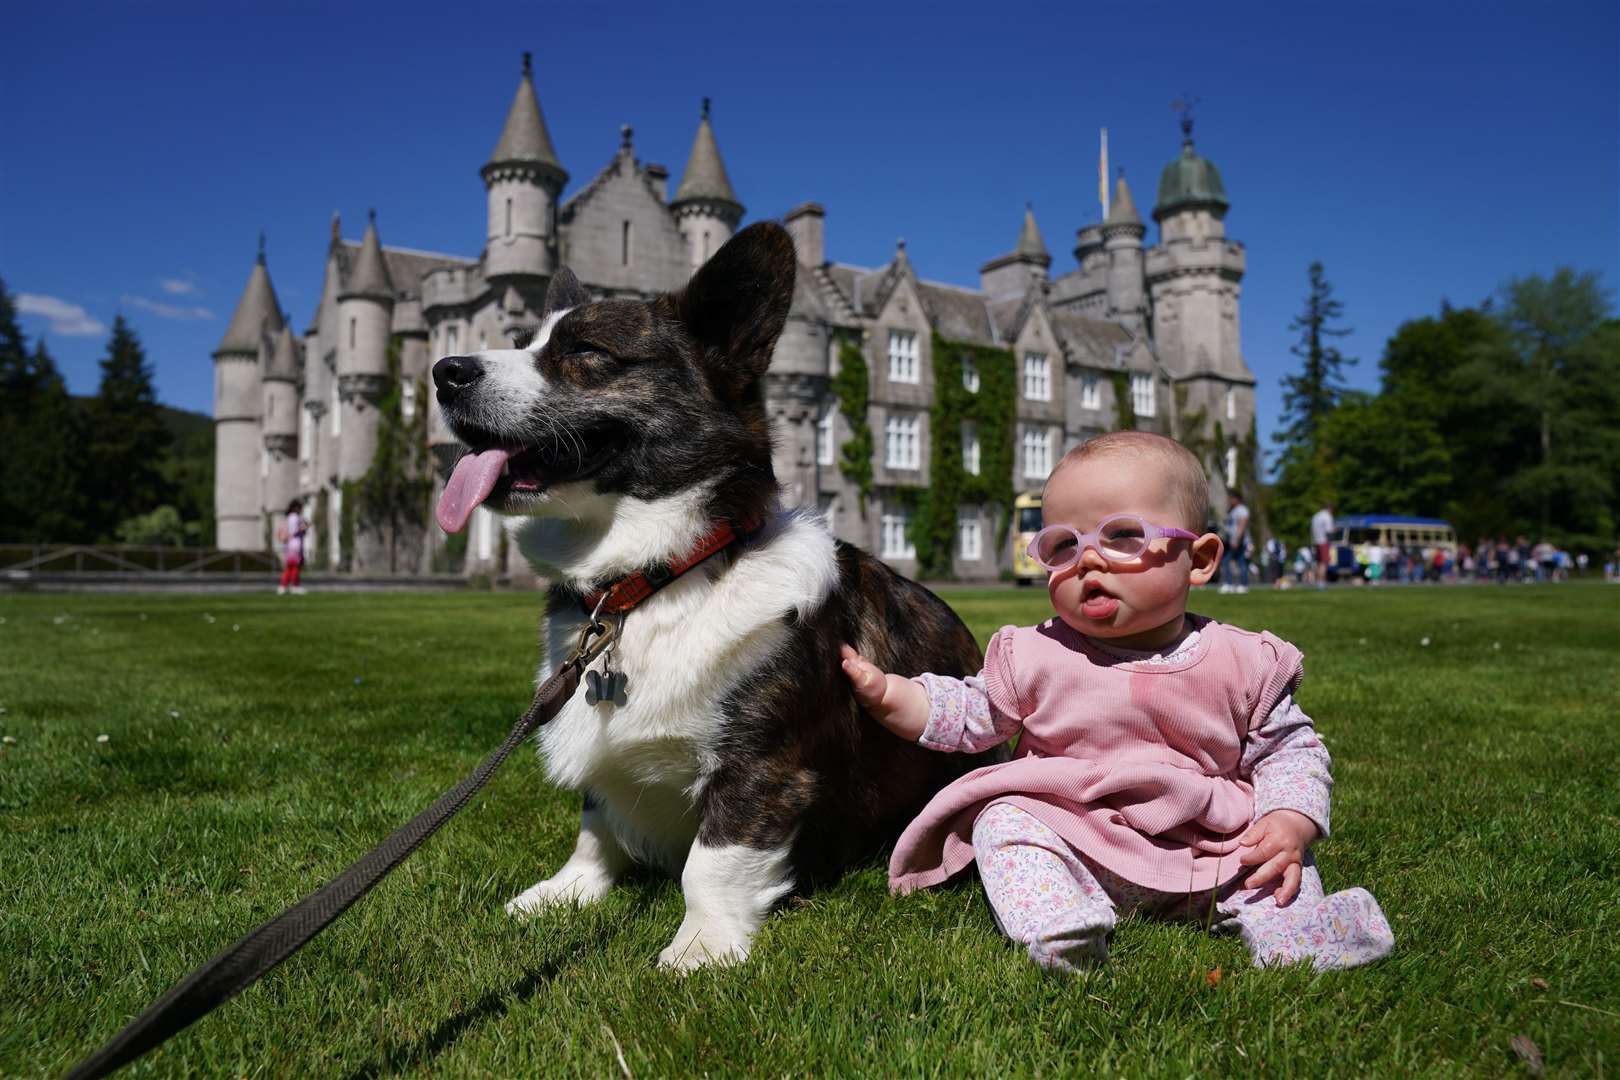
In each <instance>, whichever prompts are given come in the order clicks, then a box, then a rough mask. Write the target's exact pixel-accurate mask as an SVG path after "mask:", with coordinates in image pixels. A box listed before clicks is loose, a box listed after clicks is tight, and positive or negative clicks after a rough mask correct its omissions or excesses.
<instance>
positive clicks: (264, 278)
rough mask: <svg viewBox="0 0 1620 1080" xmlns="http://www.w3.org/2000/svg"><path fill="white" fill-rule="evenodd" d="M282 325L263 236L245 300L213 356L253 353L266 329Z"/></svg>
mask: <svg viewBox="0 0 1620 1080" xmlns="http://www.w3.org/2000/svg"><path fill="white" fill-rule="evenodd" d="M281 328H282V319H281V301H279V300H277V299H276V290H275V287H274V286H272V285H271V284H270V271H269V270H268V269H267V268H266V267H265V264H264V237H263V236H260V237H259V258H258V260H257V261H256V262H255V263H254V264H253V272H252V273H250V274H249V275H248V281H247V287H246V288H245V289H243V290H242V299H241V300H238V301H237V303H236V314H234V315H232V316H231V324H230V326H228V327H226V328H225V336H224V337H223V338H221V339H220V342H219V347H218V348H217V349H215V350H214V355H215V356H218V355H219V354H220V353H253V354H255V355H256V354H257V353H258V351H259V342H260V341H261V340H262V338H263V336H264V333H265V331H267V330H268V331H272V332H273V331H276V330H280V329H281Z"/></svg>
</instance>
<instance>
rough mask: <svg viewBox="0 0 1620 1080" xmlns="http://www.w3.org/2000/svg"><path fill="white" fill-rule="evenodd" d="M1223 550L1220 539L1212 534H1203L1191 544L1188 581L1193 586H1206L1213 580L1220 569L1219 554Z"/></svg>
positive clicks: (1224, 547) (1223, 546)
mask: <svg viewBox="0 0 1620 1080" xmlns="http://www.w3.org/2000/svg"><path fill="white" fill-rule="evenodd" d="M1225 550H1226V546H1225V545H1224V544H1222V543H1221V538H1220V537H1218V536H1216V535H1215V534H1214V533H1205V534H1204V535H1203V536H1200V537H1199V538H1198V539H1196V540H1194V541H1193V542H1192V574H1191V576H1190V580H1191V581H1192V583H1193V584H1194V585H1208V584H1209V583H1210V582H1211V581H1214V580H1215V573H1216V571H1218V570H1220V568H1221V554H1222V552H1224V551H1225Z"/></svg>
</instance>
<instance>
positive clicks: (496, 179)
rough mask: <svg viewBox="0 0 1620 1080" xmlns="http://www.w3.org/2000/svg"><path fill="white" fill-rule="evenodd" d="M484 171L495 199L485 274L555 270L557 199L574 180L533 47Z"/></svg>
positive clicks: (491, 200)
mask: <svg viewBox="0 0 1620 1080" xmlns="http://www.w3.org/2000/svg"><path fill="white" fill-rule="evenodd" d="M479 175H480V176H482V177H483V179H484V187H485V189H486V191H487V193H488V200H489V217H488V227H487V228H486V229H485V239H484V274H485V276H486V277H487V278H489V279H491V280H494V279H497V278H512V277H518V278H528V277H545V276H549V275H550V274H553V273H555V272H556V269H557V199H558V197H559V196H560V195H561V194H562V189H563V186H564V185H565V184H567V183H568V172H567V170H566V169H564V168H563V167H562V163H561V162H559V161H558V160H557V151H556V150H555V149H553V147H552V145H551V132H549V131H548V130H547V129H546V118H545V115H544V114H543V113H541V111H540V99H539V98H538V97H537V96H535V92H534V70H533V63H532V59H531V57H530V54H528V53H524V54H523V78H522V80H521V81H520V82H519V83H518V88H517V94H516V95H514V96H513V98H512V107H511V108H510V109H508V110H507V112H506V124H505V126H504V127H502V128H501V137H500V139H499V140H498V141H497V142H496V143H495V151H494V153H492V154H490V155H489V161H488V163H486V164H485V165H484V167H483V168H482V169H481V170H479Z"/></svg>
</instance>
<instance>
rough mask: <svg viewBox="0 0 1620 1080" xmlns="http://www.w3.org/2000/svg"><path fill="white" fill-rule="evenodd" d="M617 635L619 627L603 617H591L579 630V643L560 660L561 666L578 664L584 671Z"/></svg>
mask: <svg viewBox="0 0 1620 1080" xmlns="http://www.w3.org/2000/svg"><path fill="white" fill-rule="evenodd" d="M618 636H619V628H618V627H617V626H615V625H614V624H613V623H611V622H609V621H606V620H603V619H596V618H593V619H591V621H590V622H588V623H586V624H585V627H584V629H582V630H580V632H579V644H578V645H575V646H574V651H573V652H572V653H570V654H569V655H568V659H566V660H564V661H563V662H562V666H563V667H568V666H569V665H571V664H572V665H578V667H579V669H580V670H581V671H584V670H585V668H587V667H589V666H590V663H591V661H592V660H595V659H596V658H597V657H598V656H601V655H602V653H603V652H604V651H605V650H606V649H607V647H608V646H609V645H611V644H613V640H614V639H615V638H617V637H618Z"/></svg>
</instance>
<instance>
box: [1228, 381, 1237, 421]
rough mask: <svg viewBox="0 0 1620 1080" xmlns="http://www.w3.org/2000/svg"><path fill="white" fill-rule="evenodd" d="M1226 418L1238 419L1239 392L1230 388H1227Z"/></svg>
mask: <svg viewBox="0 0 1620 1080" xmlns="http://www.w3.org/2000/svg"><path fill="white" fill-rule="evenodd" d="M1226 418H1227V419H1228V420H1236V419H1237V391H1235V390H1233V389H1232V388H1231V387H1230V386H1228V387H1227V388H1226Z"/></svg>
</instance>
